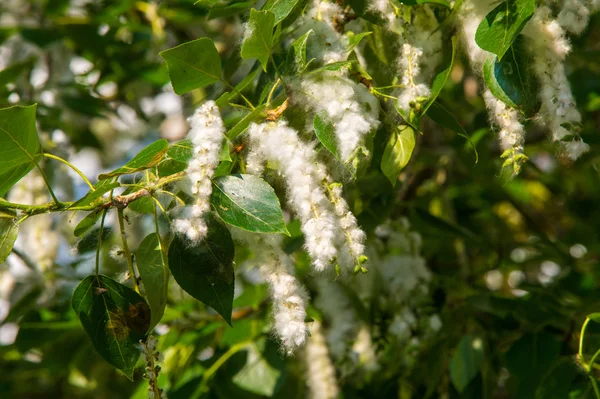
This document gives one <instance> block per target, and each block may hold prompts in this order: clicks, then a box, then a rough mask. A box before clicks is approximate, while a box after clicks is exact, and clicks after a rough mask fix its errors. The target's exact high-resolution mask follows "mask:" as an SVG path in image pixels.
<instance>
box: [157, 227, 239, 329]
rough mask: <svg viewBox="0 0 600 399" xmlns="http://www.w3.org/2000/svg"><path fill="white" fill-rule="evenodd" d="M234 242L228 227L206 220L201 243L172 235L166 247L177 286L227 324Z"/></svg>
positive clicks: (230, 306)
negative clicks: (207, 223)
mask: <svg viewBox="0 0 600 399" xmlns="http://www.w3.org/2000/svg"><path fill="white" fill-rule="evenodd" d="M233 255H234V245H233V240H232V239H231V234H229V230H227V228H226V227H225V226H223V225H222V224H221V223H219V222H218V221H216V220H215V219H210V220H209V225H208V235H207V236H206V238H205V239H204V240H203V241H202V242H201V243H198V244H196V243H190V242H186V241H185V239H183V238H181V237H179V236H176V237H175V238H174V239H173V241H172V242H171V245H170V247H169V268H170V269H171V273H172V274H173V277H174V278H175V281H177V283H178V284H179V286H180V287H181V288H182V289H183V290H184V291H185V292H187V293H188V294H190V295H191V296H193V297H194V298H196V299H197V300H199V301H201V302H203V303H205V304H206V305H208V306H210V307H212V308H213V309H214V310H216V311H217V312H218V313H219V314H220V315H221V316H223V318H224V319H225V321H227V323H229V325H231V310H232V304H233V289H234V274H233Z"/></svg>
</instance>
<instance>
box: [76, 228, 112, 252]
mask: <svg viewBox="0 0 600 399" xmlns="http://www.w3.org/2000/svg"><path fill="white" fill-rule="evenodd" d="M111 233H112V228H110V227H106V226H105V227H104V229H102V242H103V243H104V242H106V239H107V238H108V237H109V236H110V234H111ZM99 235H100V228H95V229H93V230H92V231H90V232H89V233H87V234H86V235H85V236H83V238H82V239H81V240H79V241H78V242H77V245H76V247H77V253H79V254H84V253H86V252H91V251H95V250H96V248H97V247H98V236H99Z"/></svg>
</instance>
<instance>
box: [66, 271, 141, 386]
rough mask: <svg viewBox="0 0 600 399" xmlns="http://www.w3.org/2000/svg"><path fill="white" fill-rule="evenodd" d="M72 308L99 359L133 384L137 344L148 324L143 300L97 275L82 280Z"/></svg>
mask: <svg viewBox="0 0 600 399" xmlns="http://www.w3.org/2000/svg"><path fill="white" fill-rule="evenodd" d="M72 305H73V310H74V311H75V313H76V314H77V316H78V317H79V320H80V321H81V324H82V325H83V328H84V329H85V331H86V333H87V334H88V336H89V337H90V339H91V340H92V345H94V348H95V349H96V351H97V352H98V353H99V354H100V356H102V357H103V358H104V360H106V361H107V362H108V363H110V364H112V365H113V366H114V367H116V368H117V369H119V370H121V371H122V372H123V373H125V375H126V376H127V377H128V378H129V379H130V380H133V368H134V367H135V364H136V363H137V361H138V358H139V357H140V348H139V341H140V340H141V339H144V337H145V336H146V332H147V331H148V326H149V324H150V308H149V307H148V304H147V303H146V301H144V298H142V297H141V296H140V295H139V294H138V293H136V292H135V291H133V290H132V289H130V288H127V287H125V286H124V285H122V284H119V283H117V282H116V281H114V280H112V279H110V278H108V277H106V276H102V275H98V276H88V277H86V278H85V279H84V280H83V281H82V282H81V283H80V284H79V285H78V286H77V288H76V289H75V292H73V300H72Z"/></svg>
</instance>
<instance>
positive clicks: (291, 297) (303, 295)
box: [231, 228, 308, 355]
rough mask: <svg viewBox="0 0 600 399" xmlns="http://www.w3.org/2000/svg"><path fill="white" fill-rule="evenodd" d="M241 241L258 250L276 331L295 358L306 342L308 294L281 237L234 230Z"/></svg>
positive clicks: (256, 260) (284, 347)
mask: <svg viewBox="0 0 600 399" xmlns="http://www.w3.org/2000/svg"><path fill="white" fill-rule="evenodd" d="M231 232H232V233H233V236H234V238H235V239H237V240H241V241H244V242H246V243H248V245H250V246H251V247H252V248H255V249H257V251H255V257H256V259H255V262H257V263H258V264H260V272H261V274H262V276H263V278H264V279H265V281H266V282H267V283H268V284H269V292H270V295H271V300H272V302H273V329H274V331H275V334H276V335H277V337H278V339H279V341H280V342H281V347H282V349H283V350H284V351H285V353H286V354H288V355H292V354H293V353H294V352H295V351H296V350H297V349H298V348H301V347H303V346H304V344H305V343H306V339H307V336H308V328H307V326H306V322H305V320H306V308H307V306H308V293H307V292H306V289H305V288H304V287H303V286H302V284H301V283H300V282H299V281H298V279H297V278H296V276H295V275H294V265H293V263H292V261H291V259H290V257H289V255H287V254H286V253H285V252H284V251H283V250H282V249H281V244H282V240H281V236H278V235H268V234H265V235H258V234H252V233H248V232H246V231H243V230H241V229H235V228H232V229H231Z"/></svg>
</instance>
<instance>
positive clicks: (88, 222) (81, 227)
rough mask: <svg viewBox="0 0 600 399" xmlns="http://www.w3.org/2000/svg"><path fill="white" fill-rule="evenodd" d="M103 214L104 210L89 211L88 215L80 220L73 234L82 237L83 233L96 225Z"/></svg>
mask: <svg viewBox="0 0 600 399" xmlns="http://www.w3.org/2000/svg"><path fill="white" fill-rule="evenodd" d="M101 215H102V212H97V211H93V212H90V213H88V214H87V216H86V217H84V218H83V219H81V222H79V223H78V224H77V226H75V230H73V234H75V237H81V235H82V234H84V233H85V232H86V231H88V230H89V229H91V228H92V227H94V225H95V224H96V222H97V221H98V219H100V216H101Z"/></svg>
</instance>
